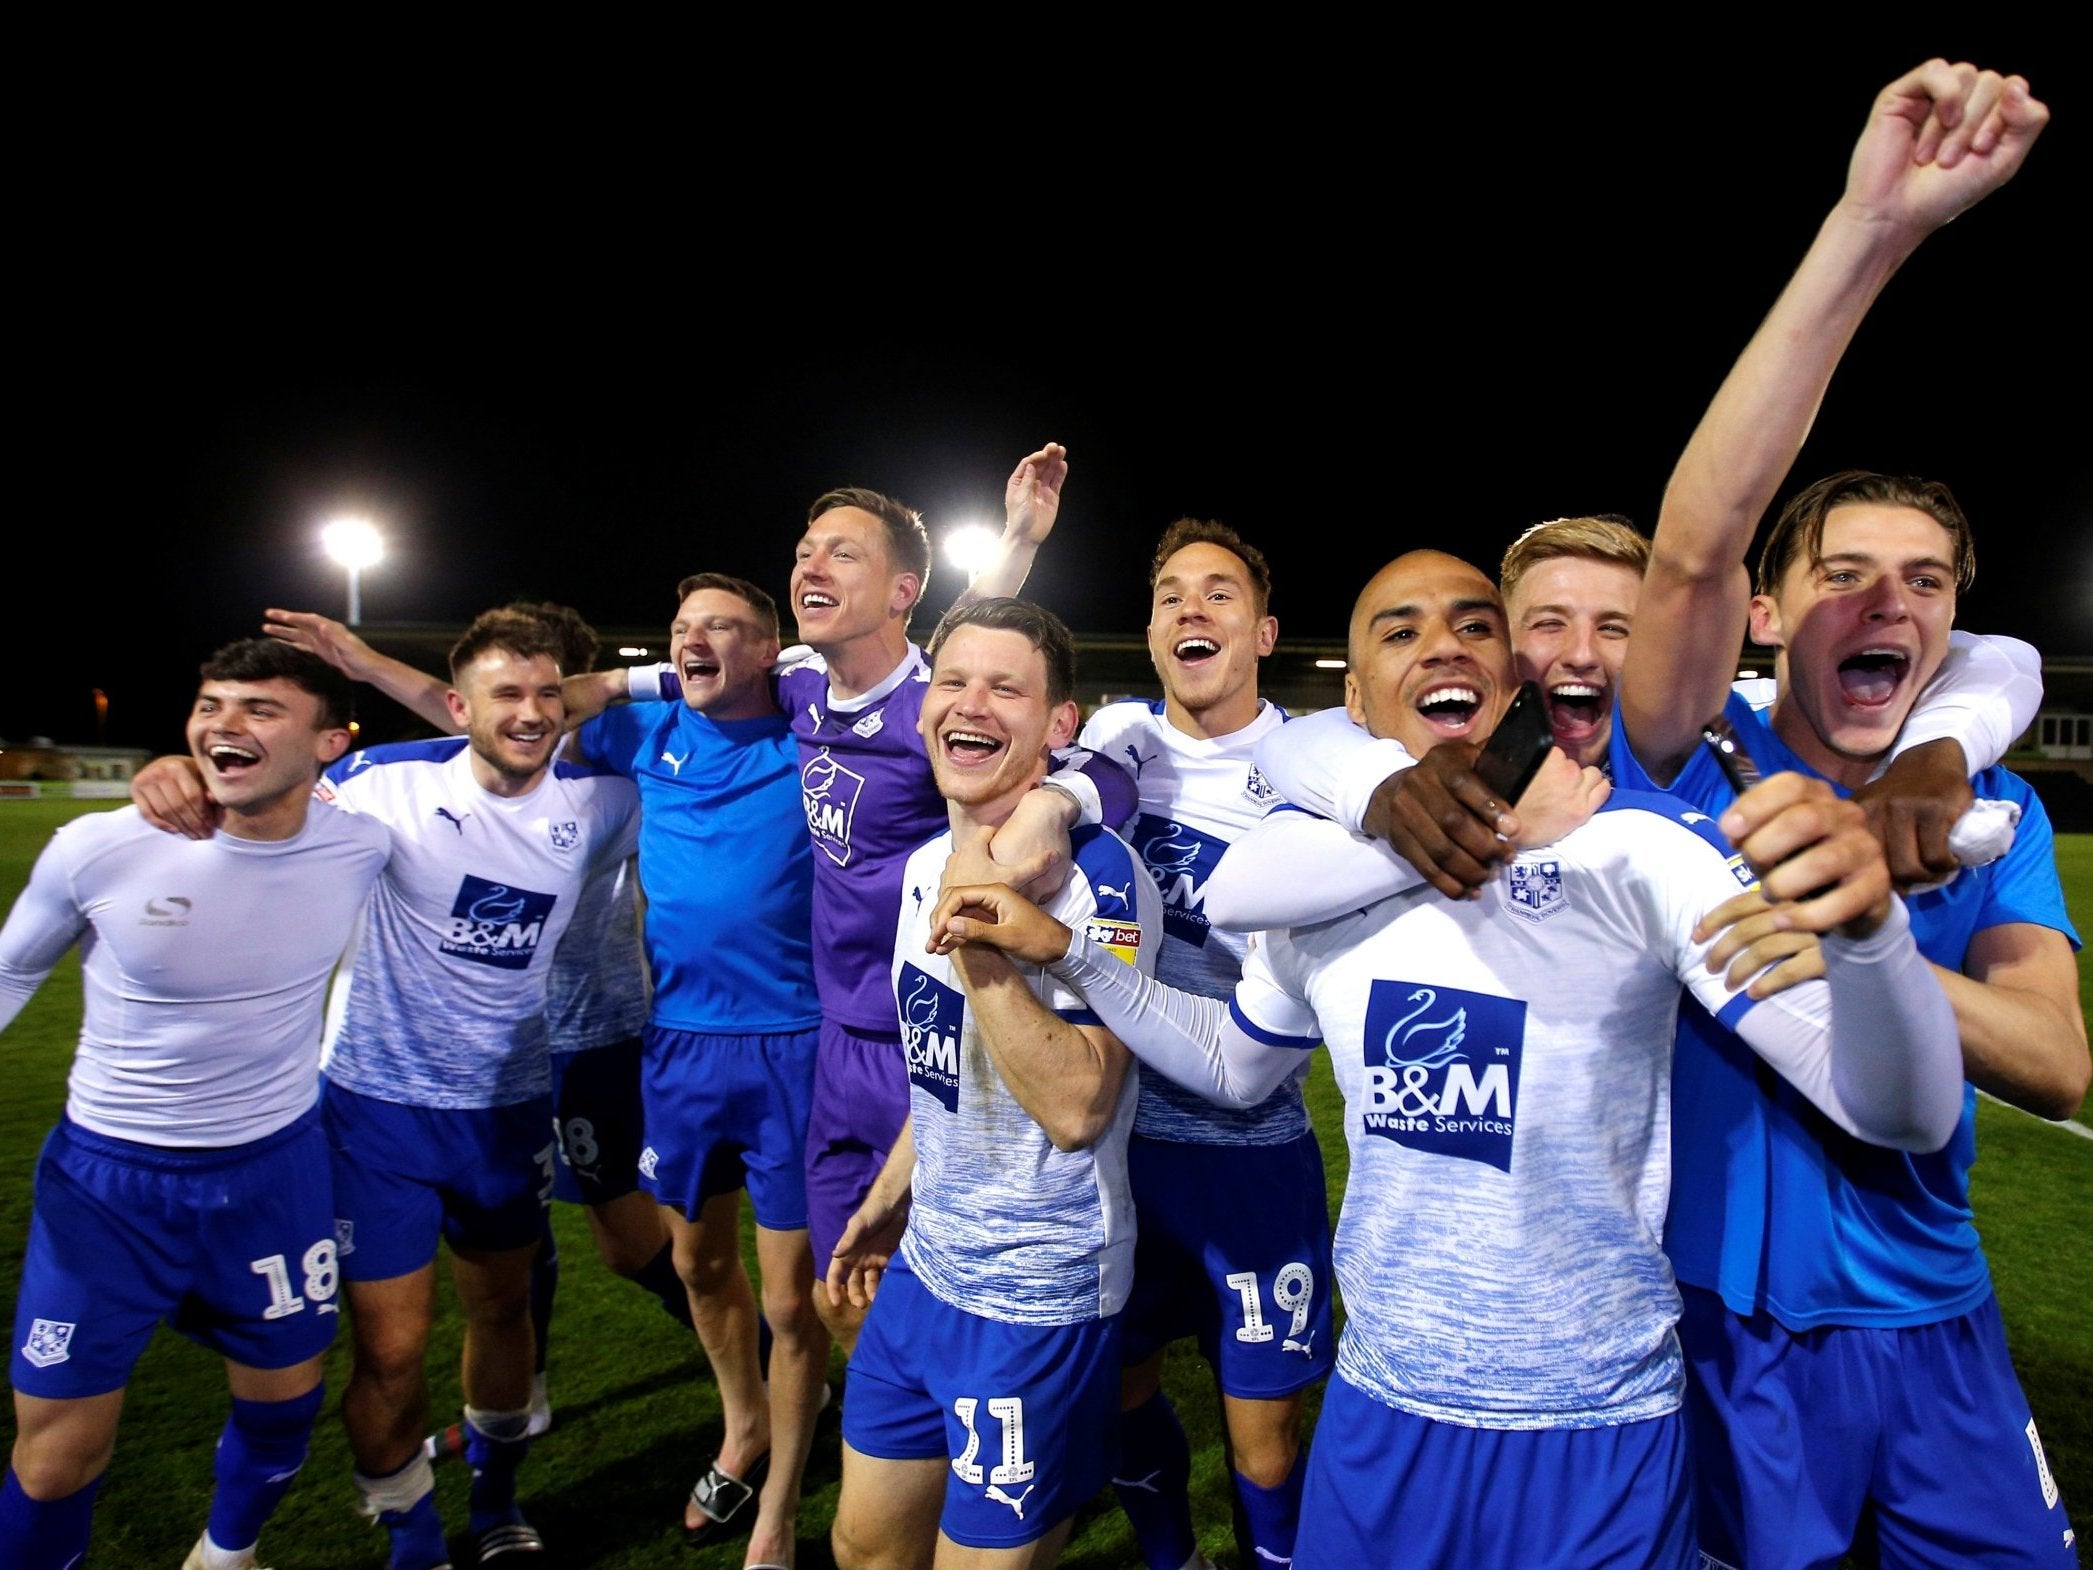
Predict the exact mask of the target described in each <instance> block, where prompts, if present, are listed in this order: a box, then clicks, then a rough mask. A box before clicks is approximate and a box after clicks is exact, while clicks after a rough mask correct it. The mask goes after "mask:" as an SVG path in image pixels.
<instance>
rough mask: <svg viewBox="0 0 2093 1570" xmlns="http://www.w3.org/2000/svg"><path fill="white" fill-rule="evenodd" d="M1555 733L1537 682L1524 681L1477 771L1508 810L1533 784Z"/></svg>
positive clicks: (1492, 734) (1493, 734)
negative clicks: (1550, 726)
mask: <svg viewBox="0 0 2093 1570" xmlns="http://www.w3.org/2000/svg"><path fill="white" fill-rule="evenodd" d="M1554 745H1555V732H1554V731H1553V730H1551V729H1550V728H1549V726H1548V705H1547V701H1546V700H1545V699H1544V698H1542V696H1541V689H1540V687H1539V685H1538V684H1537V683H1534V682H1530V681H1527V682H1521V683H1520V684H1519V690H1518V692H1517V693H1515V694H1514V695H1513V697H1512V701H1511V703H1510V704H1509V705H1508V706H1507V707H1506V709H1505V711H1504V718H1503V719H1501V720H1499V721H1498V722H1497V729H1495V730H1494V731H1492V732H1490V739H1489V740H1488V741H1487V742H1485V743H1484V744H1483V750H1482V752H1481V753H1480V754H1479V755H1478V756H1477V758H1476V760H1475V772H1476V773H1477V774H1478V775H1479V776H1481V778H1482V782H1483V783H1484V784H1485V785H1487V786H1489V787H1490V791H1491V793H1492V794H1493V795H1495V796H1496V798H1497V799H1498V800H1499V801H1501V802H1503V803H1504V804H1505V805H1506V806H1507V807H1516V806H1518V804H1519V798H1520V797H1521V796H1523V795H1525V794H1526V787H1527V786H1529V785H1531V784H1532V783H1533V777H1534V775H1536V774H1538V773H1539V772H1540V769H1541V764H1542V762H1543V761H1544V760H1545V759H1546V758H1547V756H1548V749H1549V748H1550V747H1552V746H1554Z"/></svg>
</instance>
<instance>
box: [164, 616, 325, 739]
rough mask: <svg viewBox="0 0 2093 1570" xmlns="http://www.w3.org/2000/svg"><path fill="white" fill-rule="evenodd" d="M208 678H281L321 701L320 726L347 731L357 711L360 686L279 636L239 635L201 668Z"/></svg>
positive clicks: (315, 656) (265, 679)
mask: <svg viewBox="0 0 2093 1570" xmlns="http://www.w3.org/2000/svg"><path fill="white" fill-rule="evenodd" d="M197 675H198V676H199V677H201V678H202V679H203V680H204V681H273V680H276V679H277V678H279V677H281V678H282V679H283V680H285V681H287V682H289V683H290V684H291V685H292V686H294V687H300V688H303V689H304V690H305V691H307V692H309V693H311V694H312V695H313V696H314V697H315V698H318V699H319V700H320V728H321V729H322V730H347V729H348V727H349V721H350V720H351V719H353V718H354V717H355V714H356V687H355V684H354V683H353V682H351V681H350V680H349V678H348V677H346V676H344V675H343V674H342V673H341V672H340V671H338V670H336V669H335V668H334V667H333V666H332V665H329V664H328V663H327V662H326V661H325V660H323V659H321V658H320V657H319V656H318V655H317V654H308V653H307V652H306V651H305V650H303V649H300V648H295V647H293V646H292V645H291V644H288V643H284V642H281V641H279V640H278V639H275V638H236V639H235V640H234V641H232V642H231V643H227V644H223V645H221V646H220V647H219V648H218V650H217V651H216V652H215V653H213V654H212V655H211V657H210V658H209V659H207V660H205V661H204V662H203V664H201V665H199V666H198V667H197Z"/></svg>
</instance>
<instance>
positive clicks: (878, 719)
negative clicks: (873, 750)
mask: <svg viewBox="0 0 2093 1570" xmlns="http://www.w3.org/2000/svg"><path fill="white" fill-rule="evenodd" d="M886 722H887V711H886V710H885V709H874V710H873V711H872V712H871V713H870V714H867V715H865V716H864V717H863V718H862V719H860V720H859V721H858V722H857V724H855V725H853V726H851V727H850V728H851V729H852V730H854V731H856V732H857V733H858V734H859V735H860V736H863V737H864V738H865V739H866V740H867V741H870V740H871V739H872V738H873V737H874V736H877V735H878V734H879V728H880V727H881V726H882V725H884V724H886Z"/></svg>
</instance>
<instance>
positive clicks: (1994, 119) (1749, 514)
mask: <svg viewBox="0 0 2093 1570" xmlns="http://www.w3.org/2000/svg"><path fill="white" fill-rule="evenodd" d="M2048 118H2049V111H2048V110H2047V109H2046V108H2045V107H2044V106H2043V105H2042V104H2041V103H2039V102H2038V101H2037V100H2036V99H2035V98H2034V97H2033V96H2032V95H2031V94H2030V93H2029V91H2028V84H2027V83H2026V82H2025V81H2024V80H2022V79H2021V78H2020V77H2017V76H2015V77H2000V76H1999V75H1998V74H1997V73H1996V72H1992V71H1979V70H1978V69H1977V68H1976V67H1975V66H1972V65H1966V64H1964V65H1950V64H1948V63H1947V62H1946V61H1944V60H1929V61H1928V62H1926V64H1924V65H1922V66H1920V67H1918V68H1917V69H1916V70H1913V71H1910V72H1907V73H1906V74H1905V75H1904V76H1901V77H1899V78H1898V79H1897V80H1896V81H1894V82H1892V83H1890V85H1889V86H1888V87H1886V88H1884V89H1883V90H1882V92H1881V94H1880V95H1879V96H1878V97H1877V98H1876V100H1875V106H1874V109H1873V110H1872V111H1871V113H1870V114H1869V117H1868V123H1867V126H1866V128H1865V130H1864V131H1863V132H1862V134H1861V137H1860V140H1859V142H1858V143H1857V144H1856V145H1855V147H1854V150H1853V156H1852V160H1851V163H1850V165H1849V167H1848V170H1847V177H1846V190H1845V194H1844V195H1843V196H1842V197H1841V198H1840V201H1839V203H1838V205H1837V206H1836V207H1834V208H1833V209H1832V211H1831V213H1830V215H1829V216H1827V217H1826V218H1825V220H1824V223H1823V225H1822V227H1821V228H1820V229H1819V230H1818V232H1817V238H1816V241H1815V243H1814V244H1812V245H1811V247H1810V249H1809V252H1808V254H1807V255H1805V256H1804V257H1803V259H1802V265H1801V266H1800V267H1799V268H1797V270H1796V272H1795V276H1794V277H1793V278H1792V279H1791V280H1790V281H1789V283H1788V287H1787V288H1786V289H1785V290H1784V291H1783V292H1782V294H1781V296H1780V298H1779V299H1778V300H1777V301H1776V302H1775V303H1774V306H1773V309H1772V311H1771V312H1770V313H1769V314H1768V315H1767V317H1766V320H1765V321H1764V323H1763V324H1761V326H1760V328H1759V330H1758V332H1757V334H1755V335H1754V336H1753V338H1752V340H1751V342H1750V343H1749V344H1747V345H1746V346H1745V349H1744V353H1743V354H1742V355H1741V356H1739V358H1738V360H1737V363H1736V365H1735V366H1733V367H1732V368H1731V370H1730V374H1729V376H1728V377H1727V379H1725V380H1724V382H1723V384H1722V386H1721V388H1720V389H1719V390H1718V391H1717V392H1716V394H1715V398H1714V401H1713V402H1712V403H1710V404H1709V406H1708V411H1707V413H1706V414H1705V415H1703V416H1702V417H1701V423H1700V425H1699V426H1698V427H1697V428H1696V429H1695V431H1694V433H1693V436H1692V438H1691V440H1689V441H1688V443H1687V445H1686V450H1685V452H1683V453H1682V454H1681V455H1680V457H1679V462H1678V465H1677V467H1676V468H1674V469H1673V471H1672V476H1671V481H1670V483H1669V485H1668V486H1667V487H1666V489H1665V494H1664V504H1663V508H1662V510H1661V511H1660V513H1659V514H1658V520H1657V531H1656V534H1655V537H1654V539H1653V540H1652V549H1651V554H1650V565H1649V569H1648V572H1647V573H1646V575H1645V576H1644V579H1643V588H1642V598H1641V600H1640V601H1639V602H1638V604H1637V606H1636V611H1635V636H1634V637H1633V638H1631V639H1630V640H1629V643H1628V655H1627V662H1626V665H1625V667H1624V668H1623V670H1622V673H1621V688H1620V692H1621V717H1622V720H1623V721H1624V722H1625V724H1626V725H1627V729H1628V740H1629V742H1630V744H1631V745H1632V746H1633V747H1634V749H1635V753H1636V756H1637V758H1638V759H1639V760H1640V761H1641V762H1642V764H1643V766H1644V767H1645V768H1646V769H1648V770H1649V771H1650V773H1651V775H1652V776H1653V777H1655V778H1657V779H1659V780H1661V781H1669V780H1671V779H1672V778H1674V777H1676V775H1677V773H1678V771H1679V769H1680V768H1682V767H1683V766H1684V764H1685V762H1686V759H1687V758H1688V757H1689V756H1690V755H1691V753H1692V751H1693V749H1694V747H1695V746H1696V745H1697V744H1698V743H1699V739H1700V730H1701V727H1702V726H1703V725H1704V724H1706V723H1707V721H1708V719H1709V717H1710V716H1711V715H1713V714H1715V713H1716V712H1717V711H1719V710H1720V709H1721V707H1722V703H1723V698H1724V695H1725V693H1726V692H1727V690H1728V688H1729V683H1730V680H1731V677H1732V675H1733V674H1734V664H1733V661H1734V657H1735V655H1736V651H1737V649H1738V647H1739V645H1740V644H1741V643H1742V641H1743V637H1744V630H1745V620H1746V616H1747V612H1748V607H1749V602H1750V593H1751V590H1750V583H1749V581H1748V578H1747V576H1746V572H1745V566H1744V559H1745V553H1746V551H1747V550H1748V549H1749V548H1750V544H1751V538H1752V534H1753V531H1754V530H1755V529H1756V528H1757V527H1758V523H1759V519H1760V517H1761V515H1762V514H1763V513H1764V512H1765V511H1766V508H1767V505H1768V504H1769V503H1770V502H1771V501H1772V500H1773V496H1774V493H1775V491H1776V490H1777V489H1778V488H1779V486H1780V484H1781V482H1782V480H1783V479H1784V478H1785V477H1786V475H1787V473H1788V469H1789V467H1790V466H1791V465H1792V464H1793V463H1794V461H1795V455H1796V454H1797V453H1798V452H1799V451H1800V450H1801V448H1802V443H1803V438H1804V437H1805V436H1807V435H1808V433H1809V428H1810V424H1811V422H1812V421H1813V420H1814V419H1815V418H1816V413H1817V408H1818V405H1819V404H1820V403H1821V402H1822V400H1823V397H1824V392H1825V389H1826V387H1827V386H1828V385H1829V384H1830V381H1831V375H1832V372H1833V371H1834V370H1835V369H1836V368H1837V366H1838V363H1839V360H1840V358H1841V357H1842V356H1843V355H1844V354H1845V352H1846V346H1847V344H1848V343H1850V342H1851V341H1852V338H1853V334H1854V332H1855V330H1856V329H1858V327H1859V326H1860V323H1861V320H1862V318H1863V317H1865V316H1866V315H1867V313H1868V309H1869V307H1870V306H1871V305H1873V304H1874V301H1875V297H1876V295H1877V294H1878V293H1880V292H1881V290H1882V287H1883V285H1884V284H1885V283H1887V282H1888V281H1889V279H1890V276H1891V275H1892V274H1893V273H1895V272H1896V270H1897V269H1898V267H1900V266H1901V265H1902V264H1903V263H1904V260H1905V259H1906V258H1907V257H1909V256H1910V255H1911V253H1912V252H1913V251H1914V250H1916V249H1917V248H1918V246H1919V244H1920V243H1921V242H1922V241H1923V240H1924V239H1925V237H1926V236H1927V235H1928V234H1930V233H1932V232H1933V231H1934V230H1935V229H1938V228H1939V227H1940V226H1941V225H1942V224H1945V223H1946V222H1948V221H1949V220H1950V219H1951V218H1953V217H1955V216H1956V215H1957V214H1958V213H1961V212H1962V211H1964V210H1965V209H1967V208H1968V207H1970V206H1972V205H1974V204H1975V203H1977V202H1979V201H1981V200H1982V199H1983V198H1984V197H1985V196H1987V195H1989V194H1990V193H1991V192H1992V191H1994V190H1996V189H1997V188H1998V187H1999V186H2001V185H2003V184H2005V182H2006V181H2007V180H2009V179H2011V178H2012V177H2013V174H2014V172H2015V171H2016V170H2017V169H2019V167H2020V164H2021V161H2022V160H2023V159H2024V158H2025V157H2026V156H2027V152H2028V148H2029V147H2030V146H2031V145H2032V144H2033V142H2034V140H2035V138H2036V136H2037V135H2039V134H2040V133H2041V130H2042V127H2043V125H2044V124H2045V123H2046V121H2047V120H2048Z"/></svg>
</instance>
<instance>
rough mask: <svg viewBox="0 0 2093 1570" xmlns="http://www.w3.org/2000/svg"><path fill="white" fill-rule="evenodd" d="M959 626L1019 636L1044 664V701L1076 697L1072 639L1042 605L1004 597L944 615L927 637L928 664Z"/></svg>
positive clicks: (962, 606)
mask: <svg viewBox="0 0 2093 1570" xmlns="http://www.w3.org/2000/svg"><path fill="white" fill-rule="evenodd" d="M961 627H988V628H991V629H993V630H994V631H997V632H1017V633H1023V634H1024V636H1025V637H1026V638H1027V639H1028V640H1029V641H1030V642H1031V644H1032V647H1033V648H1035V649H1037V650H1038V651H1039V654H1040V658H1041V659H1042V660H1044V661H1045V662H1046V679H1047V691H1046V697H1047V702H1048V703H1050V704H1053V703H1067V702H1069V701H1071V700H1072V699H1073V698H1074V697H1075V695H1076V640H1075V637H1074V635H1073V634H1072V633H1070V632H1069V630H1068V625H1067V623H1065V622H1063V621H1062V620H1061V618H1060V617H1059V616H1056V615H1055V614H1054V613H1053V612H1052V611H1050V610H1048V609H1047V608H1046V607H1045V606H1044V605H1034V604H1033V603H1032V602H1031V601H1030V600H1019V599H1012V598H1009V597H1007V596H1006V597H1004V598H1001V599H992V600H973V601H969V602H967V603H964V604H960V605H955V606H953V607H952V609H950V610H949V611H947V612H945V614H944V618H943V619H942V620H940V621H939V622H938V624H937V631H936V632H934V633H932V634H931V635H930V649H929V654H930V663H931V665H932V666H933V667H935V666H936V665H937V657H938V653H939V651H941V650H942V649H943V648H944V647H945V640H946V639H947V638H949V637H951V636H952V634H953V633H955V632H957V631H958V630H959V629H960V628H961Z"/></svg>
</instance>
